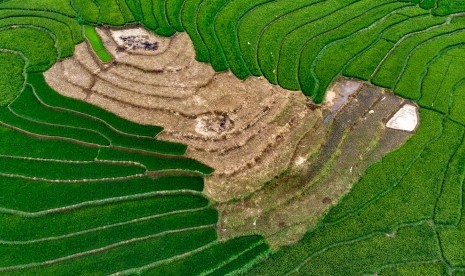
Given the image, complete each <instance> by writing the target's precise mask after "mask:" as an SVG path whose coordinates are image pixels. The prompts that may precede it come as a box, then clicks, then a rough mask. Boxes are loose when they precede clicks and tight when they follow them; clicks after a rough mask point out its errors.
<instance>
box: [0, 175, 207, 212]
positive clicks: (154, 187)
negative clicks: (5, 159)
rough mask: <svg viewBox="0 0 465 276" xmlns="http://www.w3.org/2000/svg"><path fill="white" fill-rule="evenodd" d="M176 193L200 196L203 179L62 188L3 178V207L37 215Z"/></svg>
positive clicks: (134, 180) (0, 183) (170, 178)
mask: <svg viewBox="0 0 465 276" xmlns="http://www.w3.org/2000/svg"><path fill="white" fill-rule="evenodd" d="M175 190H192V191H198V192H201V191H202V190H203V178H202V177H188V176H163V177H159V178H155V179H154V178H151V177H140V178H132V179H123V180H108V181H94V182H86V183H66V184H63V183H52V182H45V181H34V180H27V179H21V178H12V177H0V194H1V195H2V197H0V206H1V207H3V208H8V209H15V210H22V211H25V212H38V211H44V210H47V209H54V208H59V207H63V206H67V205H73V204H77V203H80V202H86V201H92V200H99V199H105V198H111V197H119V196H128V195H136V194H143V193H148V192H154V191H175ZM44 199H47V200H44Z"/></svg>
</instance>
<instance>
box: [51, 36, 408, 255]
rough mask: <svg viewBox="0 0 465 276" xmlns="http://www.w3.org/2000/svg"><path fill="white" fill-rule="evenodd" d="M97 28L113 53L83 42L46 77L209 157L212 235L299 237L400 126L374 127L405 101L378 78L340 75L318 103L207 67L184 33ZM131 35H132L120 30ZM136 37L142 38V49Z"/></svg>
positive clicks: (394, 140) (391, 142) (400, 134)
mask: <svg viewBox="0 0 465 276" xmlns="http://www.w3.org/2000/svg"><path fill="white" fill-rule="evenodd" d="M98 33H99V35H100V36H101V38H102V41H103V42H104V45H105V47H106V48H107V50H108V51H109V52H110V53H111V54H112V55H113V57H114V61H113V62H111V63H106V64H103V63H101V62H100V61H99V59H98V58H97V57H96V56H95V54H94V53H93V52H92V49H91V48H90V46H89V45H88V44H87V43H82V44H79V45H77V46H76V50H75V54H74V56H73V57H72V58H69V59H66V60H63V61H61V62H58V63H56V64H55V65H54V66H53V67H52V68H51V69H50V70H48V71H47V72H46V73H45V77H46V80H47V82H48V83H49V85H50V86H51V87H53V88H54V89H55V90H56V91H58V92H59V93H61V94H63V95H65V96H69V97H72V98H77V99H81V100H84V101H87V102H89V103H92V104H94V105H97V106H100V107H102V108H104V109H107V110H109V111H111V112H113V113H115V114H117V115H119V116H121V117H123V118H126V119H129V120H131V121H134V122H137V123H140V124H147V125H158V126H162V127H163V128H164V131H163V132H162V133H160V134H159V135H158V138H159V139H163V140H169V141H175V142H180V143H183V144H186V145H188V151H187V156H189V157H192V158H195V159H197V160H199V161H201V162H203V163H205V164H207V165H209V166H211V167H213V168H214V169H215V172H214V173H213V174H212V175H210V176H207V178H206V184H205V185H206V186H205V193H206V194H207V196H208V197H210V198H211V199H212V200H214V201H216V202H217V204H218V208H219V210H220V211H221V219H220V222H219V225H218V230H219V233H220V235H221V236H222V237H223V238H228V237H231V236H236V235H239V234H244V233H261V234H264V235H265V236H266V237H267V238H268V240H269V241H270V242H271V243H272V245H275V246H280V245H283V244H286V243H289V242H292V241H295V240H297V239H299V238H300V237H301V235H302V234H303V233H304V232H305V231H306V230H307V229H308V227H311V226H312V225H313V224H314V223H315V222H316V220H317V218H318V217H320V216H321V215H322V214H323V213H324V212H325V211H326V210H327V209H328V208H329V206H331V204H334V203H335V202H337V200H338V199H339V198H340V197H341V196H342V195H344V194H345V193H347V192H348V191H349V190H350V188H351V186H352V184H353V183H354V182H356V181H357V180H358V179H359V178H360V176H361V174H362V173H363V171H364V170H365V168H366V167H367V166H368V165H369V164H371V163H373V162H376V161H377V160H379V159H380V158H381V157H382V156H383V155H384V154H385V153H386V152H389V151H391V150H393V149H395V148H397V147H399V146H400V145H402V144H403V143H404V142H405V141H406V140H407V139H408V138H409V137H410V135H411V134H409V133H408V132H404V131H398V130H392V129H387V128H386V127H385V123H386V122H387V120H388V119H389V118H390V117H391V116H392V115H393V114H394V113H396V112H397V110H399V108H400V107H401V106H402V105H403V104H404V101H403V100H402V99H400V98H399V97H396V96H394V95H393V94H392V93H390V92H388V91H385V90H383V89H381V88H376V87H372V86H369V85H366V84H362V83H360V82H356V81H353V80H347V79H342V78H341V79H340V80H338V81H336V82H335V84H334V85H333V87H332V88H331V90H330V91H329V92H328V100H327V101H326V104H324V105H322V106H315V105H313V104H312V103H311V101H310V100H309V99H308V98H306V97H305V96H304V95H303V94H302V93H300V92H292V91H287V90H285V89H283V88H280V87H279V86H275V85H271V84H270V83H268V82H267V81H266V80H264V79H262V78H260V77H259V78H257V77H251V78H248V79H247V80H245V81H240V80H238V79H237V78H236V77H234V76H233V75H232V74H231V73H229V72H222V73H216V72H214V70H213V69H212V68H211V66H210V65H209V64H205V63H200V62H197V61H196V60H195V51H194V48H193V45H192V42H191V41H190V39H189V37H188V35H187V34H185V33H179V34H176V35H174V36H173V37H171V38H161V37H157V36H155V35H152V34H149V33H148V32H146V31H145V30H143V29H141V28H137V29H132V30H128V29H123V30H122V31H121V30H119V31H116V32H115V31H114V30H110V29H106V28H100V29H98ZM134 34H136V35H137V39H135V41H136V42H134V41H130V42H129V44H128V42H127V39H126V41H123V40H122V39H120V38H121V37H123V36H124V37H131V39H133V37H132V35H134ZM140 37H143V38H144V39H146V40H147V41H148V42H150V43H147V44H146V45H149V46H147V48H146V49H144V47H140V45H144V44H143V43H144V42H141V41H140V40H139V38H140ZM125 43H126V44H125ZM141 43H142V44H141ZM135 44H136V46H134V45H135ZM154 45H156V46H154Z"/></svg>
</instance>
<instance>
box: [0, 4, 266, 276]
mask: <svg viewBox="0 0 465 276" xmlns="http://www.w3.org/2000/svg"><path fill="white" fill-rule="evenodd" d="M163 6H164V5H163V3H162V2H157V1H151V0H148V1H129V0H128V1H121V0H97V1H85V0H73V1H70V2H68V1H50V0H39V1H35V2H34V3H30V5H29V4H28V3H25V2H22V3H21V2H20V1H15V0H12V1H1V2H0V62H1V64H2V65H3V66H2V67H1V68H0V135H1V139H0V225H2V226H1V227H0V256H1V257H0V274H3V273H5V274H9V275H10V274H12V275H14V274H20V275H27V274H31V275H37V274H40V275H64V274H74V275H78V274H82V273H84V274H86V273H89V274H109V273H114V272H118V271H125V270H128V269H129V270H131V269H138V268H139V267H144V266H146V265H151V264H154V263H157V262H161V263H166V264H168V267H169V266H170V264H171V258H174V259H176V260H178V261H177V262H176V263H174V262H173V264H172V266H173V268H174V267H175V266H176V269H184V270H185V269H189V267H191V266H192V264H193V263H196V262H197V261H198V258H199V257H200V256H203V258H206V259H211V258H212V256H215V258H214V262H212V264H213V263H214V264H216V266H218V268H221V269H222V271H226V272H230V271H233V270H236V269H241V268H242V264H245V265H247V264H250V263H253V262H254V260H256V259H258V258H260V256H263V255H265V254H267V252H269V247H268V246H267V245H266V243H264V240H263V239H262V238H261V237H256V236H253V237H245V238H241V239H238V240H232V241H230V242H228V243H221V242H219V241H218V239H217V235H216V223H217V221H218V213H217V211H216V210H215V209H214V208H213V206H212V205H211V204H210V202H209V201H208V199H206V198H205V197H204V195H203V194H202V191H203V188H204V180H203V175H202V174H209V173H211V172H212V169H211V168H210V167H208V166H206V165H204V164H201V163H199V162H197V161H195V160H192V159H189V158H186V157H184V156H183V155H184V154H185V152H186V149H187V148H186V146H185V145H181V144H177V143H171V142H166V141H160V140H158V139H157V138H156V136H157V134H158V133H160V132H161V131H162V128H160V127H157V126H143V125H138V124H136V123H133V122H130V121H128V120H125V119H122V118H120V117H118V116H115V115H114V114H112V113H110V112H107V111H105V110H103V109H100V108H98V107H95V106H92V105H90V104H87V103H85V102H82V101H77V100H73V99H70V98H67V97H64V96H61V95H59V94H58V93H56V92H55V91H53V89H51V88H50V87H49V86H48V85H47V84H46V82H45V80H44V77H43V75H42V73H41V72H42V71H44V70H47V69H48V68H49V67H50V66H51V65H53V63H55V62H56V61H57V60H58V59H62V58H65V57H68V56H71V55H72V54H73V52H74V46H75V44H77V43H80V42H82V41H83V35H84V36H85V37H86V38H87V40H88V43H89V44H90V45H91V46H92V47H93V49H94V51H95V52H96V54H97V56H98V57H99V58H100V59H101V60H102V62H108V61H111V59H112V57H111V55H109V53H108V52H107V51H106V50H105V48H104V47H103V44H102V42H101V41H100V38H99V37H98V35H97V33H96V31H95V28H94V25H95V24H110V25H125V24H128V23H136V22H137V23H142V24H148V25H150V26H151V29H153V30H156V31H157V32H159V33H162V34H164V35H171V34H173V33H174V28H172V27H171V26H170V23H169V21H168V20H167V18H166V17H165V10H164V8H163ZM179 12H180V10H179ZM171 19H172V18H171ZM178 23H179V24H180V21H179V22H178ZM177 27H178V29H179V28H180V26H179V25H178V26H177ZM153 171H159V172H160V171H162V172H160V173H159V174H158V173H153ZM210 248H215V251H211V249H210ZM218 252H221V253H223V255H218V254H217V253H218ZM249 252H253V254H250V253H249ZM142 256H143V257H142ZM236 259H237V260H240V261H241V265H240V266H237V265H236V266H230V267H229V268H228V267H227V266H226V265H229V264H233V263H235V262H236ZM212 260H213V259H212ZM47 261H51V262H52V263H54V265H52V266H44V265H43V262H47ZM116 263H118V265H114V264H116ZM216 266H215V267H216ZM163 267H166V266H163ZM212 268H213V266H209V265H206V266H205V267H203V268H202V267H199V270H198V271H199V272H202V271H205V272H208V271H209V270H211V269H212ZM148 271H150V270H148Z"/></svg>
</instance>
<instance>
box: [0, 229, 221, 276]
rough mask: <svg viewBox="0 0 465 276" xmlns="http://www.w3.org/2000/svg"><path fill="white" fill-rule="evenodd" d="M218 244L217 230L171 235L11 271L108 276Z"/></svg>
mask: <svg viewBox="0 0 465 276" xmlns="http://www.w3.org/2000/svg"><path fill="white" fill-rule="evenodd" d="M214 240H216V230H215V229H214V228H207V229H198V230H195V229H193V230H187V231H183V232H174V233H167V234H165V235H158V236H154V237H148V238H146V239H140V240H136V241H132V242H131V243H128V244H122V245H120V246H118V247H115V248H110V249H108V250H105V251H103V252H99V253H98V254H90V255H87V256H83V257H80V258H75V259H71V260H69V261H65V262H59V263H56V264H53V265H48V266H44V267H38V268H30V269H21V270H16V271H10V272H9V274H11V275H38V274H41V275H65V274H68V275H79V274H87V273H93V274H96V275H108V274H111V273H116V272H118V271H122V270H126V269H130V268H133V267H140V266H143V265H146V264H149V263H152V262H156V261H162V260H167V259H169V258H171V257H173V256H176V255H179V254H183V253H187V252H189V251H192V250H195V249H197V248H199V247H201V246H203V245H205V244H208V243H211V242H213V241H214Z"/></svg>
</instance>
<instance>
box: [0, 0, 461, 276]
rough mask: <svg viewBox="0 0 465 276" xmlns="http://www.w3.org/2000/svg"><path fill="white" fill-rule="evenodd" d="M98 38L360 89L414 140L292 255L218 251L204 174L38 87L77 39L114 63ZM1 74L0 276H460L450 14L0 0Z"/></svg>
mask: <svg viewBox="0 0 465 276" xmlns="http://www.w3.org/2000/svg"><path fill="white" fill-rule="evenodd" d="M102 24H105V25H112V26H126V25H136V24H137V25H143V26H145V27H146V28H147V29H149V30H152V31H154V32H155V33H157V34H159V35H163V36H170V35H172V34H174V33H175V32H176V31H185V32H187V33H188V34H189V36H190V37H191V39H192V41H193V43H194V45H195V49H196V53H197V59H198V60H199V61H203V62H208V63H210V64H211V65H212V66H213V67H214V68H215V69H216V70H218V71H222V70H228V69H229V70H231V71H232V72H233V73H234V74H235V75H236V76H237V77H238V78H241V79H245V78H247V77H248V76H252V75H256V76H259V75H263V76H264V77H266V79H268V80H269V81H270V82H272V83H275V84H279V85H281V86H283V87H285V88H288V89H291V90H301V91H302V92H303V93H304V94H305V95H308V96H310V97H311V98H312V99H313V100H314V101H315V102H317V103H319V102H321V101H322V100H323V99H324V94H325V91H326V89H327V88H328V86H329V85H330V83H331V82H332V81H333V80H334V79H335V78H337V77H338V76H339V75H341V74H342V75H344V76H348V77H354V78H357V79H361V80H364V81H368V82H370V83H373V84H375V85H378V86H382V87H385V88H388V89H391V90H393V91H394V92H395V93H396V94H398V95H400V96H402V97H404V98H407V99H411V100H413V101H415V102H416V103H418V105H419V106H420V113H421V126H420V129H419V130H418V131H417V133H416V134H415V135H414V136H413V137H412V138H411V139H410V140H409V141H408V142H407V143H406V144H405V145H404V146H402V147H401V148H400V149H398V150H396V151H394V152H392V153H389V154H387V155H386V156H385V157H384V158H383V159H382V160H381V161H380V162H378V163H376V164H374V165H373V166H371V167H369V168H368V170H367V171H366V173H365V175H364V176H363V178H362V179H361V181H360V182H359V183H357V184H356V185H355V186H354V188H353V190H352V191H351V192H350V193H349V194H348V195H347V196H345V197H344V199H343V200H342V201H341V202H340V203H338V204H337V205H336V206H335V207H334V208H332V209H331V210H330V212H329V213H328V214H327V215H326V216H325V217H324V218H323V219H322V220H321V221H320V222H319V224H318V225H317V226H316V227H315V228H313V229H310V230H309V232H308V233H307V234H306V235H305V237H304V238H303V239H302V240H301V241H299V242H298V243H296V244H295V245H292V246H289V247H286V248H282V249H279V250H273V251H271V250H270V249H269V247H268V246H267V245H266V243H265V241H264V240H263V238H261V237H259V236H248V237H238V238H237V239H233V240H230V241H227V242H220V241H219V240H218V238H217V234H216V223H217V221H218V214H217V211H216V210H215V209H214V208H213V206H212V205H211V203H210V202H209V201H208V199H206V198H205V196H204V195H203V194H202V190H203V177H202V175H204V174H209V173H211V172H212V169H211V168H209V167H207V166H205V165H204V164H201V163H199V162H197V161H195V160H192V159H189V158H186V157H185V156H183V155H184V154H185V152H186V146H184V145H180V144H176V143H169V142H165V141H160V140H158V139H157V138H156V135H157V134H158V133H159V132H160V131H161V130H162V129H161V128H159V127H153V126H142V125H137V124H135V123H133V122H129V121H127V120H124V119H122V118H119V117H117V116H115V115H113V114H111V113H109V112H107V111H104V110H102V109H100V108H97V107H94V106H92V105H89V104H87V103H84V102H81V101H77V100H73V99H69V98H65V97H63V96H60V95H59V94H58V93H56V92H55V91H53V90H52V89H51V88H50V87H48V85H47V84H46V83H45V81H44V78H43V75H42V72H43V71H45V70H47V69H48V68H50V66H52V65H53V64H54V63H55V62H56V61H57V60H60V59H63V58H66V57H69V56H71V55H72V54H73V51H74V46H75V45H76V44H78V43H81V42H83V41H84V39H85V38H86V39H87V40H88V41H89V43H90V44H91V45H92V47H93V49H94V51H95V52H96V54H97V55H98V56H99V58H100V59H101V60H102V61H104V62H106V61H110V60H111V59H112V57H111V56H110V55H109V54H108V52H107V51H106V50H105V49H104V48H103V46H102V44H101V41H100V40H99V39H98V36H97V35H96V33H95V29H94V26H97V25H102ZM0 64H1V65H2V66H0V179H1V181H0V274H6V275H78V274H93V275H104V274H112V273H117V272H121V273H122V274H133V273H142V274H153V275H170V274H174V275H185V274H203V275H212V274H216V275H225V274H227V273H245V272H247V273H250V274H253V275H281V274H302V275H373V274H375V273H376V274H377V275H465V253H464V252H465V243H464V242H463V241H464V239H465V223H464V221H463V220H462V213H463V205H464V201H463V189H464V187H463V182H464V178H465V161H464V160H465V159H464V158H465V144H464V137H465V136H464V135H465V105H464V104H465V100H464V99H465V98H464V97H465V76H464V75H463V65H464V64H465V1H463V0H436V1H431V0H410V1H397V0H377V1H375V0H345V1H339V0H326V1H318V0H293V1H290V0H165V1H161V0H71V1H65V0H36V1H23V0H3V1H2V0H0ZM154 170H155V171H160V172H163V176H159V177H153V176H150V175H149V174H147V171H154ZM173 171H176V173H174V172H173ZM265 257H266V258H265Z"/></svg>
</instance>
